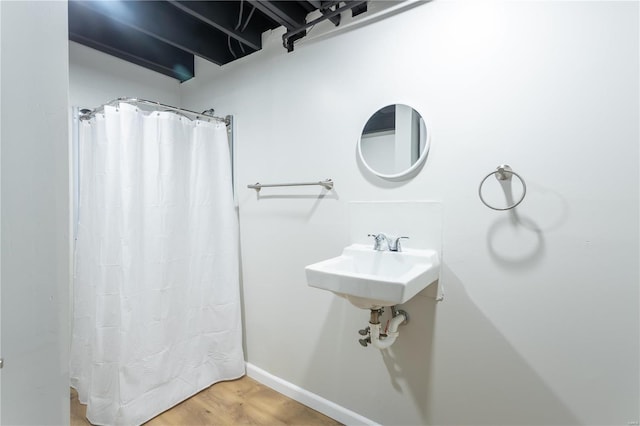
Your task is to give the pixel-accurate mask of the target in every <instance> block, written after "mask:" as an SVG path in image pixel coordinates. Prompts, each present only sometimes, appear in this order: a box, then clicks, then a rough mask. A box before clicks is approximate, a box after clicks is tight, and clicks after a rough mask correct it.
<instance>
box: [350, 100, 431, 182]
mask: <svg viewBox="0 0 640 426" xmlns="http://www.w3.org/2000/svg"><path fill="white" fill-rule="evenodd" d="M428 151H429V140H428V134H427V127H426V125H425V122H424V120H423V118H422V117H421V116H420V114H419V113H418V112H417V111H416V110H415V109H413V108H411V107H410V106H407V105H402V104H396V105H388V106H386V107H384V108H381V109H379V110H378V111H376V113H375V114H373V115H372V116H371V118H369V121H367V123H366V124H365V126H364V129H363V130H362V135H361V136H360V141H359V142H358V152H359V155H360V159H361V160H362V162H363V163H364V165H365V166H366V167H367V168H368V169H369V170H370V171H371V172H372V173H374V174H376V175H378V176H380V177H384V178H397V177H402V176H406V175H408V174H409V173H410V172H412V171H413V170H415V169H417V168H418V167H419V166H420V164H422V163H423V162H424V160H425V159H426V157H427V153H428Z"/></svg>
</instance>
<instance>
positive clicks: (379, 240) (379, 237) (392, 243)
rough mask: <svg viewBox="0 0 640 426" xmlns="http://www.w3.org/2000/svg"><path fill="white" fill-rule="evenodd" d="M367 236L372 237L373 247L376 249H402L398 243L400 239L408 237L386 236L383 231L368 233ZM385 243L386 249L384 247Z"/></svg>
mask: <svg viewBox="0 0 640 426" xmlns="http://www.w3.org/2000/svg"><path fill="white" fill-rule="evenodd" d="M368 236H369V237H373V240H374V242H373V249H374V250H377V251H384V250H389V251H402V246H401V245H400V239H402V238H405V239H408V238H409V237H388V236H386V235H385V234H383V233H379V234H368ZM385 245H386V249H385Z"/></svg>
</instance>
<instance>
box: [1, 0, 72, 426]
mask: <svg viewBox="0 0 640 426" xmlns="http://www.w3.org/2000/svg"><path fill="white" fill-rule="evenodd" d="M0 8H1V9H2V16H1V25H0V28H1V33H2V36H1V43H2V45H1V48H0V52H1V59H2V62H1V67H0V68H1V92H2V98H1V104H2V107H1V116H0V120H1V121H2V129H1V135H0V140H1V150H2V161H1V164H0V169H1V182H2V191H1V194H2V208H1V214H0V215H1V226H0V229H1V235H2V238H1V253H2V256H1V264H2V272H1V285H2V286H1V288H2V311H1V314H2V318H1V323H2V334H1V337H2V357H3V358H4V368H3V369H2V370H0V371H1V376H0V377H1V379H0V380H1V386H2V400H1V403H0V405H1V406H2V417H1V418H0V423H2V424H6V425H15V424H47V425H64V424H69V375H68V371H69V370H68V368H69V367H68V360H69V356H68V345H69V338H68V335H69V323H68V303H67V302H68V291H69V280H70V271H69V159H68V154H69V151H68V142H69V139H68V128H67V120H68V82H69V80H68V68H69V67H68V45H67V3H66V1H57V2H48V1H42V2H39V1H28V2H26V1H23V2H20V1H15V2H10V1H2V2H0Z"/></svg>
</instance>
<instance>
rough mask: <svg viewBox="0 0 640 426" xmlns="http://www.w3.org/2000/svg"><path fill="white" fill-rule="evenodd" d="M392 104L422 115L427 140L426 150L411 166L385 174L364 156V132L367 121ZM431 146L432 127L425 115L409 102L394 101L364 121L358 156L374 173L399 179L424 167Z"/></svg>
mask: <svg viewBox="0 0 640 426" xmlns="http://www.w3.org/2000/svg"><path fill="white" fill-rule="evenodd" d="M391 105H405V106H408V107H409V108H411V109H412V110H414V111H415V112H417V113H418V115H419V116H420V118H422V121H423V122H424V126H425V129H426V136H425V141H424V150H423V151H422V152H421V153H420V156H419V157H418V160H417V161H416V162H415V163H413V164H412V165H411V167H409V168H407V169H405V170H402V171H401V172H399V173H393V174H385V173H380V172H378V171H376V170H374V169H373V168H372V167H371V166H370V165H369V163H367V161H366V160H365V158H364V155H363V154H362V134H363V132H364V128H365V127H366V126H367V123H368V122H369V120H371V118H372V117H373V116H374V115H375V114H376V113H377V112H378V111H380V110H382V109H384V108H387V107H388V106H391ZM430 148H431V127H430V126H429V124H428V123H427V120H425V118H424V116H423V115H422V114H420V112H419V111H418V110H417V109H415V108H414V107H413V106H411V105H409V104H403V103H394V104H389V105H385V106H383V107H382V108H378V109H377V110H376V111H375V112H374V113H373V114H371V115H369V118H368V119H367V121H366V122H365V123H364V125H363V126H362V129H361V130H360V136H359V137H358V158H359V159H360V161H361V162H362V164H363V165H364V167H365V168H366V169H367V170H368V171H369V172H370V173H372V174H373V175H375V176H378V177H381V178H383V179H390V180H398V179H400V178H404V177H407V176H409V175H411V174H412V173H413V172H415V171H416V170H418V169H419V168H420V167H422V165H423V164H424V163H425V161H426V160H427V157H428V156H429V150H430Z"/></svg>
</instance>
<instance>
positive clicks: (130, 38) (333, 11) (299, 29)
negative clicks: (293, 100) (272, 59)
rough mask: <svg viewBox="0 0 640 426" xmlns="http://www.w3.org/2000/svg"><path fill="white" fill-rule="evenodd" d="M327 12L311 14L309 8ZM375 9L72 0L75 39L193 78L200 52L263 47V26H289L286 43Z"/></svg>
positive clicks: (328, 4)
mask: <svg viewBox="0 0 640 426" xmlns="http://www.w3.org/2000/svg"><path fill="white" fill-rule="evenodd" d="M316 10H319V11H320V13H321V15H319V17H318V18H315V19H313V20H311V21H307V16H308V15H309V13H311V12H313V11H316ZM347 10H351V13H352V15H353V16H355V15H357V14H360V13H362V12H365V11H366V10H367V2H366V1H320V0H315V1H311V0H310V1H291V0H289V1H266V0H261V1H258V0H236V1H217V0H216V1H182V0H155V1H145V0H135V1H133V0H103V1H96V0H69V40H72V41H75V42H78V43H81V44H84V45H86V46H89V47H91V48H94V49H97V50H100V51H102V52H105V53H108V54H110V55H113V56H116V57H118V58H121V59H124V60H126V61H129V62H132V63H134V64H137V65H141V66H143V67H146V68H148V69H151V70H154V71H157V72H160V73H162V74H165V75H168V76H171V77H174V78H176V79H178V80H180V81H181V82H182V81H186V80H188V79H190V78H191V77H193V76H194V55H195V56H199V57H201V58H204V59H206V60H208V61H211V62H213V63H215V64H218V65H224V64H226V63H229V62H231V61H233V60H235V59H239V58H241V57H243V56H246V55H249V54H251V53H253V52H255V51H257V50H260V49H261V48H262V41H261V40H262V37H261V35H262V33H263V32H265V31H267V30H271V29H274V28H277V27H280V26H283V27H284V28H285V29H286V33H285V34H284V36H283V47H284V48H286V49H287V50H288V51H292V50H293V47H294V42H295V41H296V40H298V39H300V38H302V37H304V36H305V35H306V31H307V29H308V28H310V27H311V26H313V25H315V24H316V23H318V22H320V21H322V20H327V19H328V20H330V21H331V22H333V24H334V25H339V24H340V13H342V12H344V11H347Z"/></svg>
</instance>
